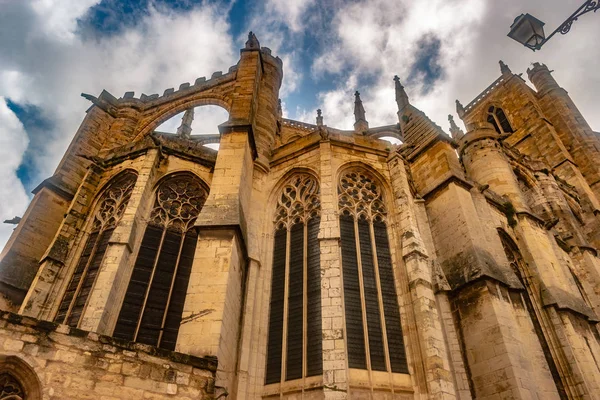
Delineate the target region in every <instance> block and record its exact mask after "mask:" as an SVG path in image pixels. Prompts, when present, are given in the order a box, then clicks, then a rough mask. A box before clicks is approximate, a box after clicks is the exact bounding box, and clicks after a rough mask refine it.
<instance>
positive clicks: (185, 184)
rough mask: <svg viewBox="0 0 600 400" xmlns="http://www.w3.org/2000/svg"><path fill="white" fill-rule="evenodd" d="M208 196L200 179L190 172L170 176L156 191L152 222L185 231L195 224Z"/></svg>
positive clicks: (170, 228)
mask: <svg viewBox="0 0 600 400" xmlns="http://www.w3.org/2000/svg"><path fill="white" fill-rule="evenodd" d="M207 197H208V192H207V190H206V189H205V188H204V187H203V186H202V184H201V183H200V181H199V180H198V179H195V178H194V177H192V176H190V175H188V174H184V175H176V176H173V177H170V178H168V179H167V180H166V181H164V182H163V183H162V184H161V185H160V186H159V188H158V190H157V191H156V202H155V203H154V209H153V210H152V214H151V216H150V223H151V224H153V225H156V226H163V227H166V228H167V229H169V230H177V231H180V232H185V231H187V230H188V229H190V228H191V227H192V226H193V225H194V222H195V221H196V217H197V216H198V214H199V213H200V210H201V209H202V206H203V205H204V202H205V201H206V198H207Z"/></svg>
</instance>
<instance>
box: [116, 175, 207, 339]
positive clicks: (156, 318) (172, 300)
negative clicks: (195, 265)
mask: <svg viewBox="0 0 600 400" xmlns="http://www.w3.org/2000/svg"><path fill="white" fill-rule="evenodd" d="M207 195H208V191H207V189H206V188H205V187H204V185H203V183H202V182H201V181H200V180H199V179H198V178H196V177H195V176H193V175H191V174H186V173H183V174H173V175H171V176H169V177H167V179H165V180H164V181H163V182H162V183H161V184H160V185H159V187H158V189H157V191H156V198H155V203H154V208H153V210H152V213H151V215H150V223H149V224H148V226H147V228H146V231H145V233H144V237H143V239H142V243H141V246H140V250H139V253H138V256H137V259H136V262H135V265H134V267H133V272H132V275H131V279H130V281H129V285H128V287H127V292H126V293H125V298H124V300H123V305H122V306H121V311H120V313H119V317H118V320H117V324H116V326H115V330H114V332H113V335H114V336H115V337H117V338H121V339H126V340H132V341H136V342H140V343H145V344H150V345H153V346H158V347H161V348H164V349H167V350H175V344H176V341H177V334H178V333H179V326H180V324H181V316H182V313H183V306H184V303H185V294H186V292H187V287H188V282H189V278H190V273H191V269H192V261H193V258H194V252H195V249H196V242H197V240H198V239H197V233H196V232H195V230H194V228H193V226H194V222H195V221H196V217H197V216H198V214H199V213H200V210H201V209H202V206H203V205H204V202H205V201H206V197H207Z"/></svg>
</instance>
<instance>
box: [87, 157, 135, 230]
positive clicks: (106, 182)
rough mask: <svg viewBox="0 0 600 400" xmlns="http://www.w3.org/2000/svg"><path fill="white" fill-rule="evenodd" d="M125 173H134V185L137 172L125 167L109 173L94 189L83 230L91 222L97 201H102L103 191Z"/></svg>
mask: <svg viewBox="0 0 600 400" xmlns="http://www.w3.org/2000/svg"><path fill="white" fill-rule="evenodd" d="M126 174H134V175H135V179H136V180H135V181H134V185H135V182H136V181H137V178H138V175H139V174H138V171H136V170H135V169H133V168H125V169H124V170H122V171H118V172H115V173H113V174H112V175H109V176H107V177H105V179H103V180H102V182H101V183H100V185H99V186H98V190H96V193H95V195H94V199H93V201H92V203H91V204H90V208H89V214H88V217H86V218H88V220H87V221H86V222H85V225H84V227H85V228H84V231H87V230H89V228H90V227H91V225H92V224H93V222H94V221H93V220H94V218H93V216H94V213H95V211H96V208H97V207H98V205H99V203H100V202H101V201H102V199H103V196H104V194H105V192H106V191H107V190H108V189H109V188H110V186H111V185H113V184H114V183H115V182H116V181H117V180H118V179H120V178H121V177H123V176H125V175H126Z"/></svg>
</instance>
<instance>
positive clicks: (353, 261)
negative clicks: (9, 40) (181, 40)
mask: <svg viewBox="0 0 600 400" xmlns="http://www.w3.org/2000/svg"><path fill="white" fill-rule="evenodd" d="M528 75H529V77H530V79H531V80H532V82H533V85H534V86H535V90H534V89H532V88H531V87H530V86H528V85H527V84H526V83H525V82H524V81H523V79H522V78H521V77H520V76H519V75H516V74H513V73H512V72H511V71H510V69H509V68H508V67H507V66H506V65H505V64H503V63H501V75H500V77H499V78H498V79H496V81H494V82H493V83H492V84H491V85H490V86H489V87H488V88H487V89H485V90H484V91H483V92H482V93H481V94H480V95H479V96H477V97H476V98H475V99H474V100H473V101H472V102H470V103H469V104H467V106H462V105H461V104H460V103H459V102H457V113H458V115H459V117H460V118H461V119H462V121H463V122H464V125H465V128H466V133H465V131H463V129H461V128H459V127H458V126H457V124H456V123H455V122H454V119H453V118H452V117H450V129H449V131H450V135H448V134H446V133H445V132H444V131H443V130H442V128H440V127H439V126H438V125H436V124H435V123H434V122H432V121H431V120H430V119H429V118H428V117H427V115H426V114H425V113H424V112H423V111H421V110H419V109H418V108H416V107H415V106H414V105H413V104H411V103H410V101H409V97H408V94H407V93H406V91H405V90H404V88H403V86H402V84H401V82H400V80H399V79H398V78H397V77H395V78H394V82H393V83H392V82H390V83H391V84H394V85H395V92H396V98H395V101H396V103H397V106H398V120H397V122H396V121H390V125H386V126H379V127H370V126H369V122H368V110H365V108H364V107H363V104H362V101H361V98H360V93H358V92H356V93H355V97H354V104H355V109H354V115H355V121H356V122H355V125H354V129H353V130H340V129H336V128H334V127H330V126H328V125H327V124H326V117H327V113H326V111H327V110H324V111H325V112H321V110H318V112H317V116H316V120H315V123H314V124H310V123H306V122H300V121H293V120H289V119H285V118H283V116H282V114H281V107H280V105H279V103H278V96H279V87H280V85H281V80H282V78H283V66H282V62H281V60H280V59H279V58H277V57H274V56H273V55H272V54H271V51H270V50H269V49H268V48H264V47H262V48H261V47H260V45H259V43H258V40H257V39H256V37H255V36H254V35H253V34H250V35H249V38H248V41H247V42H246V46H245V47H244V49H242V50H241V51H240V61H239V62H238V64H237V65H235V66H233V67H231V68H230V69H229V71H228V72H227V73H222V72H216V73H214V74H213V75H212V77H211V78H210V79H206V78H199V79H197V80H196V81H195V82H194V83H193V84H191V83H184V84H182V85H181V86H180V87H179V89H178V90H174V89H167V90H166V91H165V92H164V94H163V95H158V94H155V95H146V94H142V95H141V96H140V97H139V98H137V97H135V95H134V94H133V93H131V92H127V93H125V95H124V96H123V97H121V98H116V97H114V96H112V95H111V94H109V93H107V92H103V93H101V94H100V95H99V96H98V97H95V96H91V95H84V97H86V98H88V99H89V100H90V101H91V102H92V103H93V106H92V107H91V108H90V110H88V113H87V116H86V118H85V119H84V121H83V123H82V125H81V127H80V129H79V130H78V132H77V133H76V135H75V138H74V140H73V142H72V144H71V146H70V147H69V149H68V151H67V153H66V154H65V156H64V157H63V160H62V161H61V163H60V164H59V166H58V168H57V170H56V172H55V174H54V175H53V176H52V177H50V178H48V179H47V180H45V181H44V182H43V183H42V184H41V185H40V186H39V187H38V188H37V189H36V191H35V196H34V199H33V201H32V203H31V205H30V206H29V208H28V210H27V212H26V213H25V215H24V216H23V218H22V220H21V222H20V223H19V225H18V226H17V227H16V229H15V231H14V234H13V235H12V237H11V239H10V240H9V242H8V243H7V245H6V247H5V249H4V250H3V252H2V255H1V256H0V294H1V295H2V302H0V305H1V306H2V308H3V309H4V310H5V311H2V318H1V319H0V399H2V398H14V397H7V396H13V395H14V396H19V397H20V398H22V399H38V398H40V399H58V398H60V399H65V398H73V399H84V398H106V399H116V398H126V397H127V398H207V399H208V398H223V397H227V398H231V399H258V398H265V399H275V398H283V399H300V398H302V399H325V398H327V399H342V398H357V399H362V398H365V399H380V398H381V399H384V398H385V399H392V398H393V399H416V398H419V399H425V398H428V399H429V398H431V399H456V398H459V399H495V398H514V399H521V398H522V399H530V398H537V399H571V398H572V399H580V398H585V399H594V398H597V397H598V393H600V387H599V386H600V369H599V368H600V366H599V364H598V361H597V360H600V344H599V337H600V336H599V334H598V330H597V326H596V323H597V321H598V317H597V315H598V307H600V296H599V295H600V272H599V271H600V262H599V260H598V253H597V246H598V231H599V229H598V222H599V221H598V212H599V211H598V210H600V208H598V207H597V204H598V196H597V193H596V192H597V188H596V183H597V182H596V180H595V179H596V172H597V171H596V169H595V168H596V164H597V161H598V159H597V154H596V153H595V150H594V149H595V148H596V146H600V145H599V144H598V135H597V133H595V132H593V131H592V130H591V128H590V127H589V126H588V125H587V123H583V122H582V123H581V124H580V125H576V124H575V122H574V121H580V120H582V118H583V117H582V116H581V115H580V114H579V112H578V111H576V108H575V106H574V104H572V101H571V100H570V98H569V97H568V95H567V94H566V92H565V91H564V90H563V89H562V88H560V87H559V86H558V84H557V83H556V81H554V79H553V78H552V77H551V75H550V72H548V69H547V68H546V67H545V66H543V65H539V64H534V66H533V67H532V69H531V70H529V71H528ZM349 101H352V99H349ZM390 101H392V99H390ZM203 105H216V106H219V107H222V108H224V109H225V110H227V112H228V114H229V118H228V120H227V122H225V123H223V124H221V125H220V126H219V134H216V132H215V134H214V135H194V134H193V131H192V129H191V122H192V120H193V118H194V112H193V109H194V108H195V107H199V106H203ZM182 111H185V113H184V117H183V119H182V122H181V126H180V127H179V128H178V130H177V134H167V133H161V132H159V131H157V130H156V128H157V127H158V126H159V125H160V123H162V122H164V121H165V120H167V119H169V118H171V117H172V116H174V115H176V114H178V113H180V112H182ZM390 136H391V137H395V138H397V139H399V140H400V141H401V144H399V145H392V144H390V143H389V142H387V141H385V140H381V139H380V138H382V137H390ZM209 143H219V150H218V151H215V150H212V149H210V148H208V147H206V146H205V145H206V144H209ZM594 160H595V161H594ZM592 161H594V162H592ZM590 163H591V164H590ZM3 396H4V397H3Z"/></svg>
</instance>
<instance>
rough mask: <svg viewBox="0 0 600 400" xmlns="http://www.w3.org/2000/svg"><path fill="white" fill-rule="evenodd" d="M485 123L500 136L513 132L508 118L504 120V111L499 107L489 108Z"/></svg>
mask: <svg viewBox="0 0 600 400" xmlns="http://www.w3.org/2000/svg"><path fill="white" fill-rule="evenodd" d="M487 122H489V123H490V124H492V125H494V129H495V130H496V132H498V133H500V134H502V133H513V132H514V131H513V129H512V127H511V126H510V122H508V118H506V114H504V110H502V109H501V108H500V107H496V106H490V108H488V115H487Z"/></svg>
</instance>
